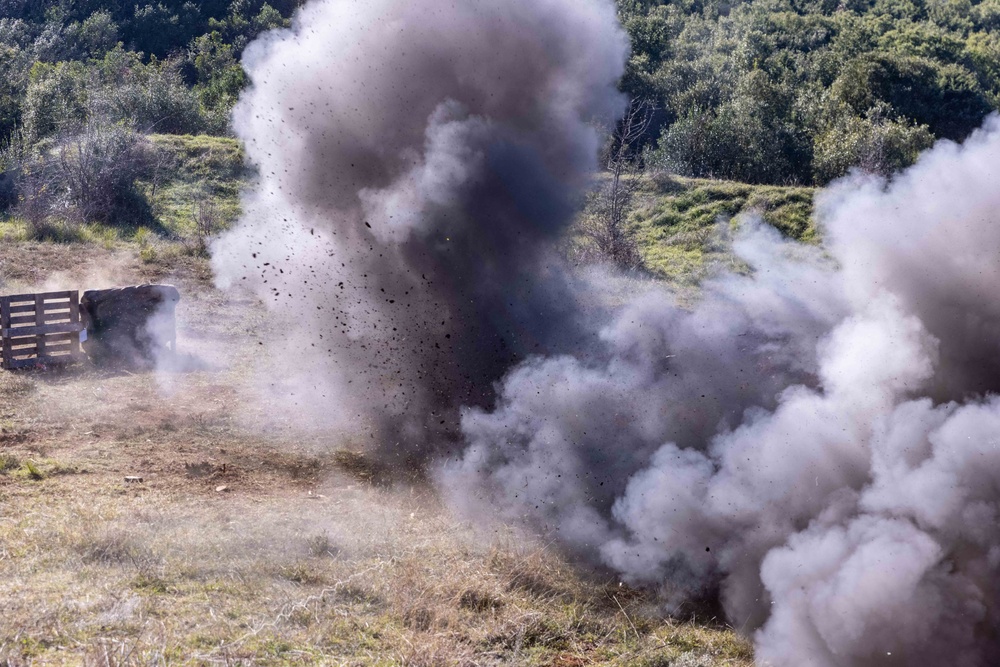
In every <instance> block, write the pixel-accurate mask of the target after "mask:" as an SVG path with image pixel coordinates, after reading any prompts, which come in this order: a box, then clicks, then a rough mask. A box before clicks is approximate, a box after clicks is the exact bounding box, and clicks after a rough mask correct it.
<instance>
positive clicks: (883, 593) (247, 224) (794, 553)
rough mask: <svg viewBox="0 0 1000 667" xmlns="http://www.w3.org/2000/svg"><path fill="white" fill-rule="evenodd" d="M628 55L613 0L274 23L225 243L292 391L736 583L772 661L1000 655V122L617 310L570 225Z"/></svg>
mask: <svg viewBox="0 0 1000 667" xmlns="http://www.w3.org/2000/svg"><path fill="white" fill-rule="evenodd" d="M625 50H626V46H625V40H624V38H623V36H622V33H621V31H620V29H619V28H618V27H617V25H616V22H615V17H614V11H613V7H612V5H611V4H610V2H607V1H606V0H510V1H508V2H503V3H499V2H465V3H455V4H451V3H443V2H439V1H437V0H409V1H406V2H404V1H402V0H374V1H369V2H360V1H358V2H348V1H345V2H334V1H333V0H314V1H313V2H311V3H310V4H307V5H306V7H305V8H304V9H303V10H302V11H301V12H300V13H299V15H298V16H297V17H296V21H295V27H294V28H293V29H292V30H291V31H284V32H279V33H274V34H272V35H270V36H268V37H266V38H265V39H264V40H263V41H261V42H259V43H257V44H255V45H254V46H252V47H251V49H249V50H248V55H247V62H246V64H247V67H248V70H249V71H250V74H251V78H252V80H253V86H252V88H251V89H250V92H249V93H248V94H247V95H246V96H245V97H244V99H243V101H242V102H241V104H240V106H239V108H238V110H237V114H236V126H237V129H238V132H239V134H240V136H241V137H243V139H244V140H245V142H246V144H247V147H248V151H249V153H250V157H251V159H252V160H253V161H254V162H255V163H256V164H258V165H259V167H260V173H261V181H260V184H259V188H258V194H257V195H255V196H254V197H253V198H252V199H251V200H249V201H248V202H247V213H246V215H245V217H244V219H243V221H242V222H241V223H240V225H239V226H238V227H237V229H235V230H234V231H233V232H231V233H229V234H227V235H226V236H224V237H223V238H222V239H221V240H220V241H219V242H218V243H217V244H216V246H215V248H214V262H215V268H216V270H217V273H218V275H219V278H220V281H221V282H222V283H223V284H227V285H236V284H241V285H247V286H248V287H249V288H250V289H252V290H255V291H256V292H257V294H258V295H260V296H262V297H264V298H265V300H266V301H267V302H268V303H269V304H270V305H271V309H270V312H271V315H272V318H271V320H270V321H271V324H270V325H269V326H270V328H269V329H268V336H267V337H266V340H262V343H266V344H265V345H263V346H262V351H263V352H264V354H262V360H261V363H262V372H261V374H260V376H261V377H265V378H267V382H266V384H268V385H269V390H270V393H269V398H270V399H273V400H275V401H277V400H279V399H283V400H284V402H282V403H273V404H268V405H267V407H268V409H270V410H279V411H284V412H285V413H286V414H291V415H293V416H294V417H295V418H297V419H301V420H302V421H309V422H310V423H313V424H317V425H322V426H334V427H342V428H345V429H349V430H355V431H356V430H359V429H362V428H367V427H368V426H369V425H370V426H371V429H372V430H371V433H372V436H373V438H375V440H376V442H377V443H378V444H379V445H380V446H381V447H382V451H383V452H386V453H399V454H401V455H402V456H404V457H405V458H406V459H407V460H412V459H414V458H416V459H419V460H423V461H426V460H427V459H428V458H429V457H436V465H435V468H434V470H435V478H436V479H437V481H438V482H439V484H440V487H441V489H442V492H443V493H444V494H445V495H446V496H447V497H448V498H449V499H450V501H451V502H452V503H453V505H454V506H455V507H456V508H458V509H459V510H461V511H463V512H465V513H467V514H468V515H469V516H473V517H480V518H482V519H484V520H486V519H488V518H494V517H501V518H506V519H511V520H518V521H527V522H529V523H531V524H533V525H535V526H537V527H538V528H540V529H542V530H547V531H551V532H553V533H554V534H555V535H557V536H558V537H559V539H560V541H561V543H562V544H563V545H565V547H566V548H567V549H568V550H570V551H572V552H573V553H575V554H577V555H578V556H579V557H581V558H585V559H589V560H590V561H591V562H594V563H600V564H603V565H604V566H607V567H611V568H614V569H615V570H617V571H618V572H620V573H622V575H623V576H624V577H625V578H627V579H628V580H629V581H630V582H633V583H637V584H643V585H649V586H654V587H657V588H658V589H659V590H660V591H661V592H662V594H663V598H664V600H665V601H666V604H667V605H668V606H676V605H679V604H681V603H682V602H683V601H685V600H689V599H692V598H716V599H718V600H720V601H721V603H722V606H723V608H724V610H725V613H726V615H727V617H728V619H729V620H730V622H731V623H733V624H734V625H735V626H736V627H739V628H743V629H746V630H747V631H752V632H755V633H756V635H755V637H756V643H757V655H758V659H759V660H760V662H761V663H762V664H773V665H801V664H809V665H868V664H880V665H881V664H890V665H891V664H900V665H912V664H945V663H947V664H956V665H982V664H994V663H995V662H996V660H997V659H998V657H1000V656H998V653H1000V641H998V627H997V621H998V618H997V605H996V602H995V600H997V599H1000V598H998V595H997V594H998V593H1000V591H998V590H997V585H996V584H995V583H994V582H996V581H998V577H997V572H996V569H997V567H1000V522H998V520H1000V516H998V514H1000V507H998V503H997V500H998V496H1000V493H998V490H1000V453H998V452H1000V448H998V447H997V444H996V443H997V442H998V439H1000V435H997V434H998V428H1000V399H997V398H995V397H994V396H993V395H992V393H991V392H993V391H996V390H997V389H1000V368H998V365H1000V335H998V334H1000V330H998V327H1000V298H998V297H996V296H995V294H997V293H998V292H997V286H998V285H1000V261H998V258H1000V219H998V213H997V211H1000V190H998V189H997V188H995V180H996V176H997V174H996V168H997V165H998V163H1000V122H998V121H996V120H995V119H994V120H991V121H990V122H989V123H988V124H987V127H986V128H985V129H984V130H983V131H981V132H979V133H977V134H975V135H974V136H973V137H972V138H970V139H969V140H968V141H967V142H966V144H965V145H964V146H961V147H959V146H957V145H954V144H950V143H943V144H940V145H938V146H937V147H936V148H935V149H934V150H933V151H931V152H929V153H928V154H927V155H925V156H924V157H923V158H922V160H921V161H920V162H919V163H918V164H917V165H916V166H915V167H913V168H912V169H910V170H909V171H907V172H906V173H904V174H902V175H900V176H898V177H896V178H895V179H893V180H892V181H891V182H888V183H887V182H885V181H882V180H878V179H875V178H862V177H857V178H852V179H848V180H846V181H844V182H842V183H840V184H839V185H837V186H835V187H833V188H832V189H830V190H829V191H828V192H826V193H825V194H824V195H823V196H822V201H821V202H820V206H819V216H820V221H821V224H822V227H823V234H824V238H825V244H824V247H823V248H822V249H820V248H810V247H803V246H799V245H796V244H794V243H790V242H787V241H784V240H782V239H781V238H780V236H779V235H778V234H777V232H775V231H774V230H772V229H770V228H767V227H766V226H763V225H760V224H753V223H750V222H747V223H745V224H744V225H743V227H742V230H741V232H740V233H739V234H738V236H737V238H736V239H735V241H734V249H735V251H736V253H737V254H738V255H739V256H740V257H742V258H743V259H744V260H745V261H746V263H747V264H749V265H750V266H751V267H753V272H752V273H751V274H750V275H723V276H719V277H717V278H715V279H713V280H712V281H710V282H709V283H708V284H706V285H705V286H704V292H703V296H702V298H701V299H700V301H699V302H698V303H697V304H696V305H695V306H694V307H690V308H682V307H680V306H678V305H677V304H676V303H675V302H674V301H673V299H672V297H671V295H670V294H668V293H667V292H666V291H665V290H664V289H662V288H660V287H658V286H656V285H655V284H645V285H641V286H640V287H636V285H635V284H634V283H633V284H630V285H629V286H628V290H629V295H628V296H627V298H624V301H625V304H624V305H620V306H617V307H612V306H611V305H609V304H612V303H615V302H620V301H622V300H623V299H622V296H621V294H622V290H620V289H619V290H618V291H617V297H616V298H615V299H608V298H607V290H608V286H609V285H611V288H612V291H613V290H614V283H615V282H616V281H617V279H616V278H615V277H613V276H609V275H604V276H602V277H600V279H594V278H593V277H590V278H588V277H586V276H580V275H576V274H574V272H572V271H570V270H569V269H568V268H567V266H566V264H565V263H564V262H563V260H562V259H560V257H559V254H558V253H557V252H556V251H555V247H556V245H557V244H558V242H559V240H560V238H561V236H562V234H563V233H564V231H565V230H566V228H567V225H568V224H569V223H570V221H571V218H572V216H573V212H574V209H575V206H577V205H578V203H579V197H580V193H581V191H582V190H583V189H584V188H585V187H586V185H587V181H588V179H589V178H590V176H591V174H592V172H593V170H594V168H595V163H594V157H595V155H596V152H597V148H598V140H599V136H600V133H599V132H598V131H597V130H596V129H595V127H596V126H597V125H599V124H600V123H606V122H608V121H609V120H610V119H612V118H613V117H614V116H615V114H616V113H617V112H620V111H621V109H622V100H621V99H620V97H619V95H618V94H617V93H616V92H615V89H614V85H615V80H616V78H617V77H618V76H619V75H620V74H621V71H622V62H623V60H624V57H625ZM601 281H603V283H604V284H601V285H600V287H598V285H599V284H600V282H601ZM265 364H266V365H265ZM459 419H460V427H456V424H459Z"/></svg>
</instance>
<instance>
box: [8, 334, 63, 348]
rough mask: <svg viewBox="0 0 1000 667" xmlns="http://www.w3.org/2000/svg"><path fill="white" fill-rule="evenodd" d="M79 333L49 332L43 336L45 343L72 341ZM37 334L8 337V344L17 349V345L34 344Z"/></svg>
mask: <svg viewBox="0 0 1000 667" xmlns="http://www.w3.org/2000/svg"><path fill="white" fill-rule="evenodd" d="M79 337H80V334H78V333H61V334H49V335H48V336H46V337H45V341H46V343H72V342H73V341H74V340H78V339H79ZM37 338H38V336H21V337H19V338H10V339H9V340H10V346H11V348H13V349H14V351H17V348H18V346H21V347H24V346H25V345H35V344H36V343H37V342H38V341H37V340H36V339H37Z"/></svg>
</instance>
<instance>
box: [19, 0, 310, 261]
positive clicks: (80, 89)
mask: <svg viewBox="0 0 1000 667" xmlns="http://www.w3.org/2000/svg"><path fill="white" fill-rule="evenodd" d="M299 4H301V2H300V1H299V0H270V2H265V1H264V0H232V1H230V0H224V1H223V0H215V1H212V2H199V3H194V2H179V1H170V0H162V1H160V2H155V3H137V4H134V3H130V2H128V3H126V2H114V1H107V0H105V1H98V0H90V1H86V0H85V1H76V2H69V1H67V0H45V1H38V0H4V1H3V2H0V82H2V83H0V147H2V150H0V169H2V171H3V177H2V180H0V212H2V213H3V215H4V216H5V218H6V220H7V221H8V222H7V226H8V227H10V226H11V225H13V226H14V227H15V228H17V229H19V230H21V232H22V233H23V234H25V235H26V236H27V237H30V238H36V239H43V240H54V241H72V240H81V239H86V238H89V237H92V236H94V234H93V233H91V232H94V231H95V230H94V228H93V225H94V224H98V225H101V226H103V227H104V228H105V229H104V230H102V231H99V232H98V233H97V235H98V236H103V238H105V239H106V238H107V237H108V235H109V234H111V235H120V234H121V233H125V234H130V233H133V232H135V231H137V230H139V229H151V230H154V231H157V232H160V234H161V235H163V234H167V235H177V234H187V235H188V236H191V237H192V242H193V243H194V244H195V245H196V246H200V247H203V246H204V236H205V235H206V234H208V233H210V232H211V231H212V230H214V231H217V230H218V228H221V226H223V225H225V224H226V223H227V222H228V221H231V220H232V219H234V218H235V216H236V215H237V213H238V190H239V187H241V186H242V185H243V182H244V181H245V176H246V174H245V167H244V166H243V164H242V162H243V161H242V154H241V152H240V148H239V146H238V145H237V144H236V143H235V142H234V141H232V140H229V139H226V138H225V137H227V136H228V135H229V134H230V131H231V130H230V126H229V114H230V111H231V109H232V106H233V104H234V103H235V101H236V99H237V98H238V96H239V93H240V91H241V90H242V89H243V87H244V86H245V85H246V84H247V78H246V75H245V73H244V71H243V69H242V67H241V66H240V64H239V58H240V55H241V54H242V51H243V49H244V48H245V47H246V46H247V44H248V43H249V42H250V41H251V40H252V39H254V38H255V37H256V36H257V35H259V34H261V33H262V32H264V31H266V30H270V29H272V28H278V27H283V26H287V25H288V21H289V17H290V16H291V14H292V13H293V11H294V10H295V8H296V7H297V6H298V5H299ZM109 230H110V231H109Z"/></svg>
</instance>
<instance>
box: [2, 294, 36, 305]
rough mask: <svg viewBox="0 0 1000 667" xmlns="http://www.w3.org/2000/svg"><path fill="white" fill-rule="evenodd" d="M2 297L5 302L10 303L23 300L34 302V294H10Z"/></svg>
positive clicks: (23, 301)
mask: <svg viewBox="0 0 1000 667" xmlns="http://www.w3.org/2000/svg"><path fill="white" fill-rule="evenodd" d="M3 298H4V299H5V300H6V301H7V303H9V304H11V305H13V304H15V303H25V302H30V303H32V304H34V303H35V295H34V294H11V295H8V296H5V297H3ZM32 307H34V306H32Z"/></svg>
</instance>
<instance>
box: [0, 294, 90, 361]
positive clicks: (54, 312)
mask: <svg viewBox="0 0 1000 667" xmlns="http://www.w3.org/2000/svg"><path fill="white" fill-rule="evenodd" d="M82 330H83V324H82V323H81V321H80V295H79V293H77V292H76V291H70V292H45V293H42V294H15V295H13V296H0V343H2V358H0V362H2V363H0V365H2V366H3V368H5V369H8V370H12V369H15V368H28V367H31V366H36V365H38V364H62V363H68V362H73V361H77V360H79V359H80V358H81V357H82V356H83V352H82V351H81V350H80V332H81V331H82Z"/></svg>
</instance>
